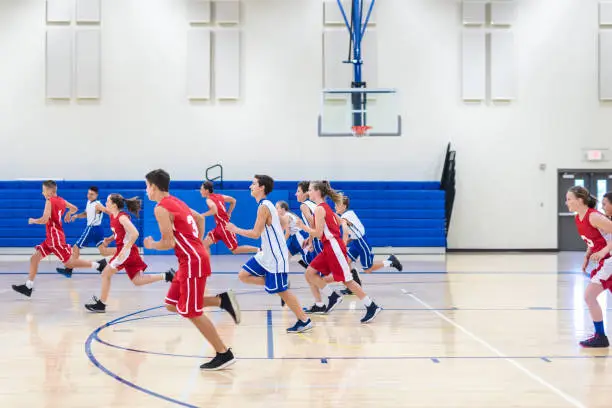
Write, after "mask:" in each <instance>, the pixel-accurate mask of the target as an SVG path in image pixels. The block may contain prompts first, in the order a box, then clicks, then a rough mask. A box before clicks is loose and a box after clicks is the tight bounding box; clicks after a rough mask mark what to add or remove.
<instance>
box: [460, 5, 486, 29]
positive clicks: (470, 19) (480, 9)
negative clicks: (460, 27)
mask: <svg viewBox="0 0 612 408" xmlns="http://www.w3.org/2000/svg"><path fill="white" fill-rule="evenodd" d="M485 19H486V1H466V0H464V1H463V24H464V25H483V24H484V23H485Z"/></svg>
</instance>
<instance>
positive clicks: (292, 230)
mask: <svg viewBox="0 0 612 408" xmlns="http://www.w3.org/2000/svg"><path fill="white" fill-rule="evenodd" d="M287 216H288V219H289V235H295V234H297V233H298V232H300V231H301V230H302V229H301V228H300V227H298V226H297V223H296V221H297V219H298V217H297V215H295V214H293V213H290V212H288V213H287Z"/></svg>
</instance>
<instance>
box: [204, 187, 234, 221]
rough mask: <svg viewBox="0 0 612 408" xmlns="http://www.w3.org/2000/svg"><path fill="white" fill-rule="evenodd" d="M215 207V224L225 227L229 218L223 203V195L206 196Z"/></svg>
mask: <svg viewBox="0 0 612 408" xmlns="http://www.w3.org/2000/svg"><path fill="white" fill-rule="evenodd" d="M208 198H210V199H211V200H212V202H213V203H215V206H217V214H216V215H215V222H216V223H217V225H222V226H225V225H227V223H228V222H229V216H228V215H227V210H226V209H225V201H224V200H223V195H221V194H210V195H209V196H208Z"/></svg>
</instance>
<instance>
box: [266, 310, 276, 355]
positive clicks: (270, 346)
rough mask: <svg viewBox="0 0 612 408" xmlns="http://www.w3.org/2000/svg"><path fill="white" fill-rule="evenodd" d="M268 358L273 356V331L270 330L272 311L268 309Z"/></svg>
mask: <svg viewBox="0 0 612 408" xmlns="http://www.w3.org/2000/svg"><path fill="white" fill-rule="evenodd" d="M267 320H268V358H269V359H273V358H274V331H273V330H272V311H271V310H270V309H268V313H267Z"/></svg>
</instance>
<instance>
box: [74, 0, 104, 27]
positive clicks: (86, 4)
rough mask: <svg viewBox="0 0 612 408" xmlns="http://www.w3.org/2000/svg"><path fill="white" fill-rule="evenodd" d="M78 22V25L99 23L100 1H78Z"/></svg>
mask: <svg viewBox="0 0 612 408" xmlns="http://www.w3.org/2000/svg"><path fill="white" fill-rule="evenodd" d="M76 21H77V22H78V23H99V22H100V0H77V3H76Z"/></svg>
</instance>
